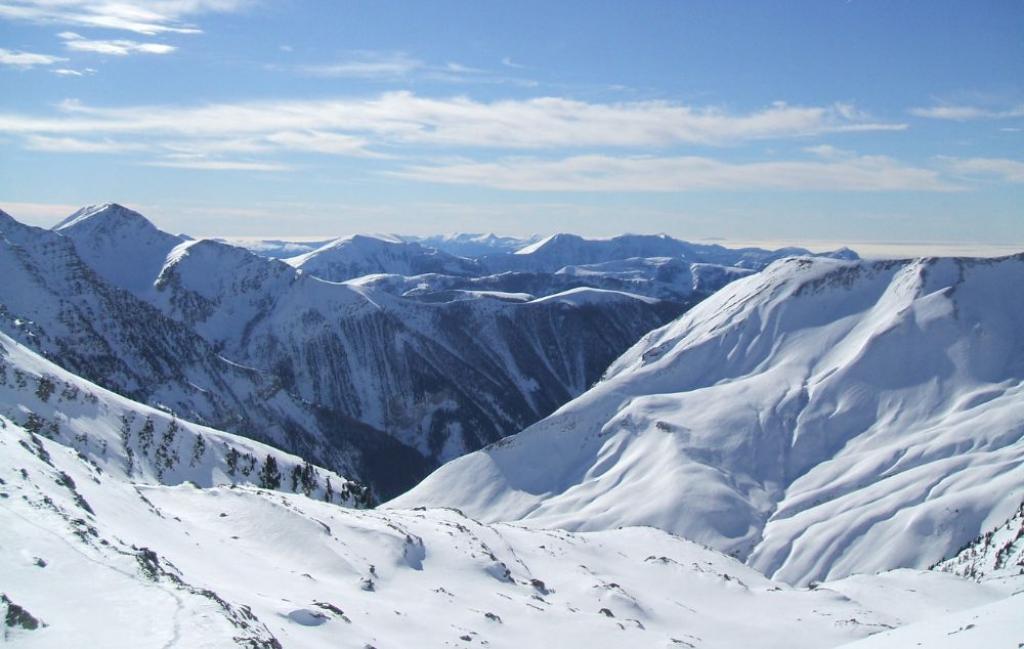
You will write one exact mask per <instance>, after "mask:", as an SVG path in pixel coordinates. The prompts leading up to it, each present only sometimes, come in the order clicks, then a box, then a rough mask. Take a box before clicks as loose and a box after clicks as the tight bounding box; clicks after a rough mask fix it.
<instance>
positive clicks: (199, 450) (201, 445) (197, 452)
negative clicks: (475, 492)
mask: <svg viewBox="0 0 1024 649" xmlns="http://www.w3.org/2000/svg"><path fill="white" fill-rule="evenodd" d="M205 453H206V439H205V438H204V437H203V435H202V433H199V434H197V435H196V441H195V443H194V444H193V445H192V461H191V462H189V466H195V465H196V464H198V463H199V460H201V459H203V455H204V454H205Z"/></svg>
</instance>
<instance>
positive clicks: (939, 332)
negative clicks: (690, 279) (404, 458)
mask: <svg viewBox="0 0 1024 649" xmlns="http://www.w3.org/2000/svg"><path fill="white" fill-rule="evenodd" d="M1022 331H1024V256H1016V257H1008V258H1002V259H998V260H970V259H922V260H916V261H900V262H874V263H871V262H846V261H836V260H829V259H813V260H812V259H808V258H792V259H786V260H783V261H780V262H776V263H775V264H773V265H772V266H770V267H769V268H768V269H766V270H765V271H762V272H761V273H759V274H757V275H753V276H750V277H747V278H744V279H741V280H738V281H736V282H734V283H732V284H730V285H729V286H727V287H726V288H724V289H722V290H721V291H719V292H718V293H716V294H715V295H713V296H712V297H711V298H709V299H707V300H705V301H704V302H702V303H701V304H699V305H698V306H697V307H695V308H694V309H692V310H691V311H689V312H688V313H686V314H685V315H684V316H682V317H681V318H680V319H679V320H677V321H676V322H674V323H672V324H669V325H667V326H665V327H662V328H661V329H658V330H656V331H654V332H652V333H651V334H649V335H647V336H645V337H644V339H643V340H641V341H640V342H639V343H638V344H637V345H636V346H634V347H633V348H632V349H630V350H629V351H627V352H626V353H625V354H624V355H623V356H622V357H621V358H619V360H618V361H616V362H615V363H614V364H613V365H612V367H611V368H610V369H609V370H608V372H607V374H606V376H605V379H604V380H603V381H602V382H601V383H599V384H598V385H596V386H595V387H594V388H592V389H591V390H589V391H588V392H586V393H584V394H583V395H582V396H580V397H578V398H577V399H575V400H573V401H571V402H569V403H568V404H566V405H565V406H563V407H562V408H560V409H559V410H558V411H557V412H555V413H554V414H553V415H551V416H549V417H548V418H546V419H544V420H542V421H540V422H538V423H537V424H535V425H533V426H531V427H530V428H528V429H526V430H525V431H524V432H522V433H520V434H519V435H516V436H514V437H511V438H507V439H505V440H502V441H501V442H498V443H496V444H494V445H492V446H490V447H488V448H486V449H484V450H482V451H479V452H477V453H472V454H470V455H467V456H464V457H461V458H459V459H457V460H455V461H453V462H451V463H449V464H447V465H445V466H443V467H442V468H441V469H439V470H438V471H437V472H435V473H434V474H432V475H431V476H430V477H428V478H427V479H426V480H425V481H424V482H423V483H421V484H420V485H419V486H418V487H416V488H415V489H413V490H412V491H410V492H407V493H406V494H404V495H402V496H400V497H399V498H397V499H396V500H395V501H393V502H392V503H391V506H394V507H410V506H417V505H426V506H452V507H458V508H460V509H462V510H463V511H465V512H466V513H467V514H468V515H470V516H474V517H477V518H480V519H482V520H485V521H522V522H523V523H525V524H528V525H531V526H537V527H557V528H563V529H568V530H599V529H614V528H617V527H620V526H623V525H652V526H655V527H659V528H661V529H665V530H668V531H671V532H675V533H678V534H680V535H682V536H685V537H687V538H691V539H694V540H696V541H699V542H702V543H706V544H708V545H710V546H712V547H715V548H717V549H719V550H722V551H724V552H727V553H730V554H733V555H735V556H737V557H739V558H741V559H743V560H745V561H746V562H747V563H748V564H749V565H750V566H752V567H754V568H756V569H758V570H760V571H762V572H763V573H765V574H768V575H770V576H773V577H775V578H777V579H780V580H782V581H786V582H788V583H795V584H807V583H809V582H811V581H812V580H822V579H836V578H841V577H844V576H847V575H850V574H854V573H862V572H875V571H878V570H886V569H891V568H897V567H918V568H924V567H927V566H929V565H931V564H932V563H934V562H936V561H939V560H941V559H943V558H945V557H948V556H950V555H951V554H953V553H955V552H956V551H957V549H958V548H960V547H961V546H962V545H963V544H964V543H966V542H967V541H969V540H971V539H972V538H974V537H975V536H977V535H978V534H980V533H982V532H984V531H986V530H988V529H990V528H992V527H994V526H995V525H997V524H1000V523H1002V522H1003V521H1004V520H1005V519H1006V518H1007V517H1008V516H1009V515H1010V514H1011V513H1012V512H1013V511H1014V510H1016V509H1017V507H1018V505H1019V504H1020V503H1021V500H1022V499H1024V423H1022V422H1024V382H1022V381H1024V337H1022V334H1021V332H1022Z"/></svg>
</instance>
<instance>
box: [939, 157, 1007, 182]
mask: <svg viewBox="0 0 1024 649" xmlns="http://www.w3.org/2000/svg"><path fill="white" fill-rule="evenodd" d="M940 161H942V163H943V164H945V165H946V167H947V168H948V169H949V170H950V171H952V172H953V173H956V174H962V175H965V176H988V177H990V178H995V179H998V180H1002V181H1004V182H1010V183H1024V162H1022V161H1020V160H1010V159H1007V158H949V157H943V158H940Z"/></svg>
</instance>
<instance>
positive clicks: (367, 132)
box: [0, 92, 905, 149]
mask: <svg viewBox="0 0 1024 649" xmlns="http://www.w3.org/2000/svg"><path fill="white" fill-rule="evenodd" d="M61 108H62V112H61V114H59V115H56V116H49V117H38V116H34V115H22V114H11V113H8V114H2V113H0V132H7V133H35V134H44V135H55V134H79V135H81V136H88V135H110V134H116V135H119V136H124V137H135V138H139V137H146V138H153V137H158V136H159V137H167V136H175V137H181V138H205V139H225V138H233V137H239V136H249V135H252V136H266V135H269V134H272V133H278V132H290V131H299V132H303V131H304V132H312V133H330V134H334V135H345V136H352V137H360V138H364V139H366V140H367V141H368V142H370V143H372V144H373V145H376V146H389V147H390V146H409V145H430V146H434V147H439V146H440V147H477V148H496V149H502V148H504V149H555V148H574V149H581V148H593V147H615V148H645V149H646V148H651V147H656V148H667V147H672V146H677V145H681V144H700V145H729V144H734V143H739V142H747V141H751V140H763V139H779V138H793V137H806V136H811V135H818V134H823V133H841V132H849V131H888V130H900V129H903V128H905V125H904V124H896V123H888V122H879V121H875V120H872V119H870V118H869V117H867V116H865V115H863V114H862V113H860V112H859V111H857V110H856V109H853V108H852V107H850V106H847V105H845V104H834V105H830V106H790V105H787V104H782V103H776V104H773V105H771V106H769V107H767V108H764V109H760V110H756V111H753V112H747V113H733V112H728V111H726V110H723V109H720V108H715V107H692V106H687V105H683V104H676V103H671V102H663V101H644V102H630V103H611V104H602V103H587V102H582V101H577V100H572V99H564V98H560V97H539V98H535V99H526V100H503V101H494V102H480V101H475V100H472V99H469V98H467V97H450V98H428V97H420V96H417V95H414V94H413V93H410V92H392V93H385V94H382V95H379V96H377V97H373V98H368V99H352V98H343V99H319V100H308V101H301V100H296V101H265V102H241V103H220V104H207V105H202V106H166V105H165V106H131V107H119V108H100V107H92V106H87V105H85V104H81V103H77V102H65V103H64V104H62V107H61Z"/></svg>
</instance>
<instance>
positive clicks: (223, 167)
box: [143, 156, 291, 171]
mask: <svg viewBox="0 0 1024 649" xmlns="http://www.w3.org/2000/svg"><path fill="white" fill-rule="evenodd" d="M143 164H145V165H147V166H150V167H170V168H173V169H198V170H202V171H287V170H289V169H291V166H289V165H285V164H277V163H273V162H256V161H250V160H214V159H207V158H203V157H190V156H181V157H171V156H168V157H166V158H163V159H159V160H149V161H147V162H145V163H143Z"/></svg>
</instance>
